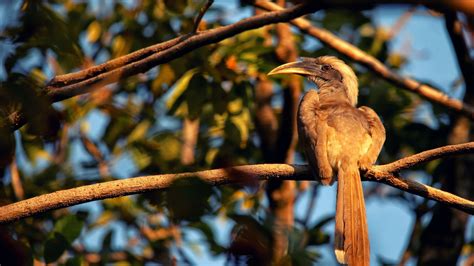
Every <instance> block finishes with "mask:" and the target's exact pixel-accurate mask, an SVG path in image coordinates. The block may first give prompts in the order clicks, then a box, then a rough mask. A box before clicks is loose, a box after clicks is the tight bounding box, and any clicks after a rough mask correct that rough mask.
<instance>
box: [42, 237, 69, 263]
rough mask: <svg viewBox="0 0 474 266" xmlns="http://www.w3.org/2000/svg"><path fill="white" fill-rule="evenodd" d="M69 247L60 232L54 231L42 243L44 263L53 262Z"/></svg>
mask: <svg viewBox="0 0 474 266" xmlns="http://www.w3.org/2000/svg"><path fill="white" fill-rule="evenodd" d="M67 247H69V244H68V242H67V240H66V239H65V238H64V236H63V235H62V234H60V233H54V234H53V236H52V237H50V238H49V239H48V240H46V242H45V243H44V260H45V262H46V263H51V262H55V261H56V260H58V259H59V257H60V256H61V255H62V254H63V253H64V251H65V250H66V248H67Z"/></svg>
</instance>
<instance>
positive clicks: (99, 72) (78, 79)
mask: <svg viewBox="0 0 474 266" xmlns="http://www.w3.org/2000/svg"><path fill="white" fill-rule="evenodd" d="M319 8H320V6H319V5H317V4H314V3H309V2H307V3H304V4H299V5H296V6H293V7H290V8H287V9H285V10H279V11H275V12H267V13H263V14H259V15H256V16H252V17H250V18H246V19H243V20H241V21H239V22H236V23H234V24H231V25H227V26H222V27H219V28H215V29H211V30H206V31H201V32H198V33H195V34H187V35H183V36H180V37H177V38H175V39H172V40H169V41H166V42H164V43H160V44H156V45H153V46H150V47H147V48H144V49H141V50H138V51H136V52H133V53H131V54H128V55H125V56H122V57H119V58H116V59H112V60H111V61H108V62H106V63H104V64H101V65H98V66H94V67H91V68H88V69H85V70H82V71H79V72H76V73H71V74H66V75H61V76H57V77H55V78H54V79H53V80H51V82H50V83H49V84H48V85H47V86H46V88H45V92H46V95H47V96H49V97H50V99H51V100H52V101H53V102H57V101H62V100H65V99H68V98H71V97H74V96H77V95H80V94H84V93H88V92H90V91H91V90H93V89H94V88H95V87H97V85H100V86H104V85H107V84H110V83H114V82H117V81H118V80H120V79H123V78H126V77H130V76H133V75H136V74H138V73H143V72H146V71H148V70H150V69H151V68H153V67H155V66H157V65H160V64H164V63H167V62H169V61H171V60H173V59H176V58H178V57H180V56H182V55H184V54H186V53H189V52H191V51H193V50H195V49H197V48H200V47H202V46H205V45H208V44H211V43H217V42H220V41H222V40H224V39H226V38H229V37H232V36H234V35H237V34H239V33H242V32H244V31H248V30H253V29H257V28H260V27H262V26H265V25H268V24H273V23H278V22H284V21H289V20H291V19H294V18H297V17H300V16H302V15H304V14H308V13H312V12H315V11H316V10H318V9H319ZM25 122H26V120H25V118H24V116H23V115H22V114H21V112H15V113H13V114H12V115H10V116H9V123H10V128H11V129H13V130H16V129H18V128H20V127H21V126H23V125H24V124H25Z"/></svg>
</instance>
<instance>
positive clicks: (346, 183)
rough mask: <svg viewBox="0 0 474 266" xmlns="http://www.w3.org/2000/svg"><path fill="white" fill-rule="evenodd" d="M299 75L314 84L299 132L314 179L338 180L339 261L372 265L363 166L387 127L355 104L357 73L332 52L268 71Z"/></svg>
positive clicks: (370, 159)
mask: <svg viewBox="0 0 474 266" xmlns="http://www.w3.org/2000/svg"><path fill="white" fill-rule="evenodd" d="M274 74H299V75H303V76H305V77H307V78H308V79H309V80H310V81H312V82H314V83H315V84H316V85H317V86H318V88H319V92H317V91H316V90H309V91H308V92H307V93H306V94H305V95H304V96H303V99H302V100H301V102H300V105H299V107H298V118H297V124H298V136H299V138H300V141H301V144H302V145H303V147H304V151H305V154H306V157H307V159H308V163H309V166H310V169H311V173H312V175H313V177H314V178H315V179H316V180H318V181H320V182H321V183H322V184H323V185H331V184H333V183H334V181H335V180H336V178H337V180H338V186H337V203H336V229H335V239H334V243H335V248H334V249H335V253H336V258H337V261H338V262H339V263H343V264H349V265H369V263H370V250H369V237H368V229H367V219H366V215H365V203H364V194H363V190H362V183H361V179H360V172H359V169H368V167H370V166H371V165H372V164H374V163H375V161H376V160H377V157H378V155H379V153H380V150H381V149H382V146H383V143H384V141H385V128H384V127H383V124H382V122H381V121H380V118H379V117H378V116H377V114H376V113H375V112H374V111H373V110H372V109H370V108H369V107H366V106H362V107H359V108H356V107H355V106H356V104H357V95H358V82H357V77H356V75H355V73H354V71H353V70H352V69H351V68H350V67H349V66H348V65H346V64H345V63H344V62H343V61H342V60H340V59H338V58H336V57H333V56H321V57H318V58H302V59H301V60H300V61H298V62H292V63H287V64H284V65H281V66H279V67H277V68H275V69H273V70H272V71H270V73H268V75H274Z"/></svg>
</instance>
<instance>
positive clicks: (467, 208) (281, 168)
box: [0, 142, 474, 223]
mask: <svg viewBox="0 0 474 266" xmlns="http://www.w3.org/2000/svg"><path fill="white" fill-rule="evenodd" d="M473 149H474V142H469V143H465V144H459V145H450V146H445V147H440V148H437V149H433V150H428V151H425V152H422V153H419V154H415V155H411V156H408V157H405V158H402V159H400V160H398V161H395V162H393V163H391V164H388V166H390V165H392V166H390V167H387V165H380V166H373V167H372V168H371V169H369V170H368V171H367V172H365V173H364V179H365V180H368V181H375V182H380V183H384V184H387V185H390V186H392V187H394V188H398V189H400V190H403V191H406V192H409V193H412V194H415V195H419V196H421V197H424V198H427V199H431V200H435V201H437V202H440V203H444V204H446V205H448V206H450V207H453V208H456V209H459V210H462V211H464V212H466V213H469V214H474V202H473V201H470V200H467V199H464V198H461V197H458V196H456V195H453V194H451V193H448V192H445V191H442V190H440V189H437V188H433V187H430V186H427V185H424V184H421V183H418V182H416V181H413V180H408V179H404V178H399V177H398V172H399V171H400V170H402V169H406V167H408V166H410V167H413V166H415V165H418V164H421V163H424V162H427V161H430V160H434V159H438V158H440V157H441V156H443V157H444V156H448V155H458V154H462V153H465V152H472V151H473ZM387 169H388V170H387ZM189 177H199V178H201V179H202V180H203V181H204V182H207V183H208V184H210V185H213V186H217V185H224V184H241V183H242V182H243V181H247V182H248V181H250V180H252V179H254V180H311V175H310V174H309V169H308V167H307V166H306V165H289V164H259V165H244V166H235V167H230V168H222V169H214V170H206V171H199V172H194V173H180V174H164V175H152V176H142V177H135V178H129V179H121V180H114V181H109V182H102V183H98V184H93V185H87V186H81V187H76V188H71V189H66V190H60V191H56V192H53V193H49V194H45V195H40V196H37V197H33V198H30V199H26V200H22V201H19V202H15V203H12V204H9V205H6V206H2V207H0V223H8V222H12V221H15V220H18V219H21V218H25V217H30V216H33V215H36V214H38V213H42V212H45V211H50V210H55V209H59V208H64V207H69V206H73V205H77V204H80V203H85V202H89V201H94V200H100V199H106V198H114V197H121V196H126V195H131V194H137V193H143V192H148V191H154V190H163V189H167V188H169V187H170V186H171V185H172V184H173V182H174V181H176V180H178V179H183V178H189Z"/></svg>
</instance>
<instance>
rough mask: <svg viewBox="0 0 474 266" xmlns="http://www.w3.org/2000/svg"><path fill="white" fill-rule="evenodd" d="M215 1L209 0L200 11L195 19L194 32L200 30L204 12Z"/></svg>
mask: <svg viewBox="0 0 474 266" xmlns="http://www.w3.org/2000/svg"><path fill="white" fill-rule="evenodd" d="M213 3H214V0H207V1H206V4H205V5H204V6H203V7H202V8H201V10H200V11H199V14H198V15H197V17H196V19H195V20H194V26H193V33H196V32H197V31H198V29H199V24H200V23H201V20H202V17H204V14H205V13H206V11H207V10H208V9H209V8H210V7H211V5H212V4H213Z"/></svg>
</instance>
